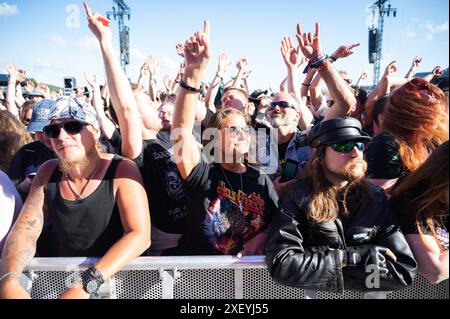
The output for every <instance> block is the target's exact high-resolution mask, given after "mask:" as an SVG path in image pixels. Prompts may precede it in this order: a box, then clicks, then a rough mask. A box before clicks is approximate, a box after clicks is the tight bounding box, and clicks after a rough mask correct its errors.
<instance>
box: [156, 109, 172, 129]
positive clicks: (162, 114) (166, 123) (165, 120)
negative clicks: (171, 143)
mask: <svg viewBox="0 0 450 319" xmlns="http://www.w3.org/2000/svg"><path fill="white" fill-rule="evenodd" d="M174 109H175V106H174V105H173V104H172V103H167V104H164V105H161V107H160V108H159V118H160V119H161V124H162V127H163V130H165V131H170V129H171V128H172V121H173V111H174Z"/></svg>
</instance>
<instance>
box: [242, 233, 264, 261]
mask: <svg viewBox="0 0 450 319" xmlns="http://www.w3.org/2000/svg"><path fill="white" fill-rule="evenodd" d="M266 242H267V234H265V233H263V232H259V233H257V234H256V235H255V236H254V237H253V238H252V239H250V240H249V241H247V242H246V243H245V244H244V249H243V250H241V251H240V252H239V253H238V254H237V256H236V257H237V258H242V257H243V256H259V255H264V248H265V246H266Z"/></svg>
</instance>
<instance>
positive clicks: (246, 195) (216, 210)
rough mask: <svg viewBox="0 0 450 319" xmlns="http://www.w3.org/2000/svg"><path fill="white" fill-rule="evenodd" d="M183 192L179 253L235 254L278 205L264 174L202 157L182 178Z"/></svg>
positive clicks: (259, 228)
mask: <svg viewBox="0 0 450 319" xmlns="http://www.w3.org/2000/svg"><path fill="white" fill-rule="evenodd" d="M241 177H242V179H241ZM241 182H242V183H241ZM186 194H187V212H188V215H187V219H186V221H187V223H186V231H185V234H184V235H183V236H182V237H181V240H180V243H179V246H178V248H179V249H178V250H177V254H180V255H235V254H237V253H238V252H239V251H241V250H242V249H243V245H244V243H246V242H247V241H248V240H250V239H251V238H253V237H254V236H255V235H256V234H257V233H258V232H259V231H261V230H264V229H265V228H266V227H267V226H268V223H269V222H270V220H271V218H272V216H273V214H274V213H275V210H276V209H277V207H278V206H277V205H278V196H277V194H276V192H275V189H274V187H273V184H272V182H271V181H270V179H269V177H268V176H267V175H264V174H262V173H260V172H259V171H258V170H256V169H255V168H252V167H250V166H248V167H247V171H246V172H245V173H243V174H236V173H233V172H230V171H227V170H225V169H224V168H222V167H221V166H220V165H219V164H213V163H208V162H207V161H206V159H205V158H204V157H202V158H201V161H200V163H199V164H198V165H197V167H196V168H195V169H194V170H193V171H192V173H191V175H190V176H189V178H188V179H187V180H186Z"/></svg>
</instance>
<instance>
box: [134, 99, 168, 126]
mask: <svg viewBox="0 0 450 319" xmlns="http://www.w3.org/2000/svg"><path fill="white" fill-rule="evenodd" d="M134 97H135V99H136V103H137V106H138V111H139V113H140V115H141V119H142V123H143V124H144V127H145V128H146V129H148V130H153V131H159V130H160V129H161V128H162V124H161V119H160V117H159V112H158V110H157V108H156V107H155V106H154V105H153V103H152V101H151V99H150V96H148V95H147V94H145V93H144V92H142V91H135V92H134Z"/></svg>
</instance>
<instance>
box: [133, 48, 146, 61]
mask: <svg viewBox="0 0 450 319" xmlns="http://www.w3.org/2000/svg"><path fill="white" fill-rule="evenodd" d="M130 56H131V58H132V59H135V60H139V61H145V60H146V59H147V55H146V54H145V53H144V52H143V51H141V50H139V49H137V48H131V49H130Z"/></svg>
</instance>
